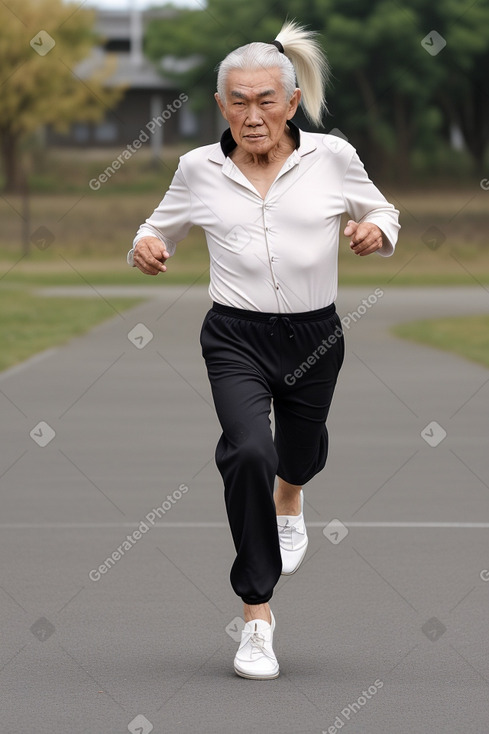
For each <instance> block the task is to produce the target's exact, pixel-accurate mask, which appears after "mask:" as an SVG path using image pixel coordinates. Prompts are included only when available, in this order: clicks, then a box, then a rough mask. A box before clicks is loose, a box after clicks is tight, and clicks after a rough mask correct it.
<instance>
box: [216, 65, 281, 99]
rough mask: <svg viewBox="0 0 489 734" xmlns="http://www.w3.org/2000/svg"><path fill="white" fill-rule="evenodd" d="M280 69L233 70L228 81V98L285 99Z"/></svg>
mask: <svg viewBox="0 0 489 734" xmlns="http://www.w3.org/2000/svg"><path fill="white" fill-rule="evenodd" d="M284 94H285V92H284V87H283V83H282V77H281V74H280V69H278V68H277V67H273V68H271V69H263V68H259V69H231V70H230V71H229V73H228V76H227V79H226V96H227V97H230V98H231V97H232V98H241V99H254V98H259V99H261V98H263V97H272V96H274V97H283V96H284Z"/></svg>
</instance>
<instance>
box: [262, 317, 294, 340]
mask: <svg viewBox="0 0 489 734" xmlns="http://www.w3.org/2000/svg"><path fill="white" fill-rule="evenodd" d="M279 318H280V319H282V321H283V323H284V326H286V327H287V329H288V335H289V339H293V338H294V336H295V333H294V326H293V324H292V322H291V320H290V319H289V317H288V316H270V318H269V319H268V323H269V325H270V336H273V329H274V327H275V324H276V323H277V321H278V320H279Z"/></svg>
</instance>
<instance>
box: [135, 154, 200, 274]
mask: <svg viewBox="0 0 489 734" xmlns="http://www.w3.org/2000/svg"><path fill="white" fill-rule="evenodd" d="M191 226H192V207H191V196H190V191H189V189H188V186H187V183H186V181H185V177H184V175H183V172H182V170H181V166H179V167H178V169H177V171H176V173H175V175H174V177H173V180H172V182H171V185H170V187H169V189H168V191H167V192H166V194H165V196H164V197H163V199H162V200H161V202H160V203H159V204H158V206H157V207H156V209H155V210H154V212H153V213H152V214H151V216H150V217H148V219H146V221H145V222H144V224H142V225H141V226H140V227H139V229H138V231H137V233H136V236H135V238H134V241H133V245H132V250H130V252H129V253H128V263H129V264H132V263H131V258H130V255H131V254H132V253H133V251H134V247H135V246H136V244H137V242H138V241H139V240H140V239H142V238H143V237H158V239H160V240H161V241H162V242H163V243H164V244H165V246H166V248H167V250H168V252H169V253H170V255H173V254H174V252H175V250H176V246H177V243H178V242H180V240H183V239H184V238H185V237H186V236H187V234H188V231H189V229H190V227H191Z"/></svg>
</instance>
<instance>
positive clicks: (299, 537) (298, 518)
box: [277, 489, 309, 576]
mask: <svg viewBox="0 0 489 734" xmlns="http://www.w3.org/2000/svg"><path fill="white" fill-rule="evenodd" d="M277 527H278V540H279V543H280V555H281V556H282V575H283V576H290V575H291V574H293V573H295V571H297V569H298V568H299V566H300V565H301V563H302V561H303V560H304V556H305V555H306V551H307V544H308V542H309V540H308V538H307V530H306V525H305V522H304V494H303V492H302V489H301V512H300V515H277Z"/></svg>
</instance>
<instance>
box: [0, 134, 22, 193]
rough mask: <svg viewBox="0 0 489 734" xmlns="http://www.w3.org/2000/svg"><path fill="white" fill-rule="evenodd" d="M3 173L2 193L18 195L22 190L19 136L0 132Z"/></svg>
mask: <svg viewBox="0 0 489 734" xmlns="http://www.w3.org/2000/svg"><path fill="white" fill-rule="evenodd" d="M0 138H1V141H2V142H1V155H2V163H3V173H4V176H5V184H4V191H5V192H6V193H9V194H18V193H20V192H21V190H22V171H21V169H20V162H19V160H18V158H19V136H18V135H16V134H15V133H11V132H5V131H4V130H1V131H0Z"/></svg>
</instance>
